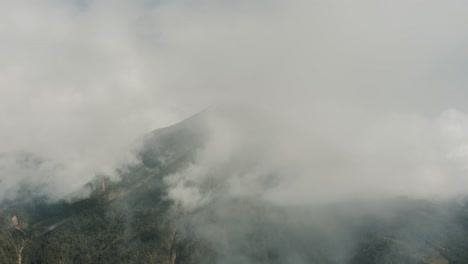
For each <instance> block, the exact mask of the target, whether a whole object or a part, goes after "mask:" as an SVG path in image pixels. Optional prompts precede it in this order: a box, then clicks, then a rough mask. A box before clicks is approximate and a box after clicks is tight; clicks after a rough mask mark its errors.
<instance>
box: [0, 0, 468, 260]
mask: <svg viewBox="0 0 468 264" xmlns="http://www.w3.org/2000/svg"><path fill="white" fill-rule="evenodd" d="M467 18H468V4H467V3H466V2H465V1H462V0H446V1H438V0H425V1H423V0H409V1H403V0H396V1H371V0H358V1H346V0H337V1H324V0H318V1H316V0H312V1H305V0H288V1H285V0H270V1H265V0H258V1H244V0H239V1H228V0H219V1H214V0H200V1H190V0H173V1H164V0H149V1H148V0H137V1H130V0H118V1H92V0H73V1H72V0H66V1H56V0H46V1H41V2H40V3H39V2H32V1H6V0H4V1H2V0H0V139H1V140H0V152H1V155H0V201H2V200H5V199H14V198H15V197H17V195H18V193H19V192H21V190H22V189H24V187H27V188H32V189H33V190H35V191H37V192H38V193H41V194H47V195H49V196H51V197H54V198H56V199H58V198H63V197H69V196H70V195H71V194H76V191H78V190H80V188H82V187H83V186H84V185H85V184H86V183H87V182H89V181H90V180H91V179H93V178H94V177H95V176H96V175H102V174H105V175H109V176H114V177H115V178H114V179H116V180H117V179H118V177H117V175H116V173H115V169H116V168H118V167H120V166H122V164H128V163H135V162H138V161H137V160H136V157H135V155H134V153H135V152H134V149H135V148H136V145H138V144H137V142H140V141H139V139H141V138H142V137H143V136H144V135H145V134H147V133H148V132H149V131H151V130H153V129H155V128H160V127H166V126H169V125H172V124H174V123H177V122H179V121H181V120H184V119H185V118H187V117H189V116H191V115H192V114H195V113H197V112H199V111H201V110H203V109H207V108H208V110H206V112H207V113H208V114H206V123H204V124H205V125H206V126H207V127H206V129H207V131H209V135H210V137H209V140H208V141H207V142H206V145H204V146H203V147H202V148H200V149H198V150H197V151H196V156H195V157H194V160H193V162H191V163H190V164H189V165H188V166H186V167H183V168H181V169H180V170H178V171H177V172H175V173H171V174H170V175H166V176H165V178H164V183H165V184H166V185H167V187H168V192H167V198H168V199H171V200H172V201H174V202H175V204H176V205H177V207H178V208H179V209H182V211H184V212H186V213H187V214H189V215H190V216H191V217H193V219H191V220H190V221H189V222H190V225H193V226H195V229H194V230H195V232H196V233H197V234H199V235H201V236H202V237H203V238H205V239H207V240H208V241H211V242H213V241H218V242H219V244H217V246H219V247H217V248H216V250H218V251H219V252H222V253H221V256H224V257H225V263H241V262H243V263H247V262H246V261H247V260H246V259H243V257H246V255H244V254H239V252H242V251H243V250H245V246H246V245H245V244H242V241H246V237H247V236H248V230H250V229H252V228H255V227H257V226H256V224H255V223H254V222H253V220H252V219H257V220H258V219H260V220H258V221H259V222H262V221H264V222H266V223H273V224H272V225H273V226H274V225H278V226H282V229H281V228H280V229H281V230H283V231H281V232H285V233H291V232H292V233H293V234H298V236H295V237H296V238H298V237H299V238H298V240H297V241H296V240H294V239H293V242H291V243H290V244H288V246H290V247H296V244H295V243H296V242H297V243H299V244H301V243H302V242H301V243H300V242H298V241H301V239H305V238H301V236H299V234H301V231H302V230H303V229H301V228H304V229H307V230H309V229H313V230H315V229H319V230H322V231H321V232H324V234H322V235H323V236H322V235H319V236H318V237H320V238H323V239H325V240H327V238H334V239H342V241H340V242H339V243H338V244H337V245H335V246H336V247H337V248H340V251H339V252H340V254H338V255H336V259H335V260H334V262H335V263H347V261H349V253H348V252H345V251H352V250H353V248H352V247H351V246H350V244H353V243H352V241H355V240H354V231H355V230H358V229H356V228H355V226H353V228H348V227H349V226H348V224H346V225H341V224H338V223H335V224H333V221H337V220H336V219H337V218H334V217H332V216H330V217H329V214H323V215H320V214H319V216H314V217H316V218H317V219H315V218H314V217H312V218H311V215H314V214H313V213H311V214H309V213H308V212H309V211H307V210H310V207H309V206H320V205H323V204H334V203H341V202H345V201H346V202H354V201H380V200H386V199H389V198H396V197H408V198H411V199H428V200H432V201H438V202H443V201H446V200H453V199H456V200H457V199H461V198H462V197H465V196H466V194H467V191H468V178H467V177H466V174H467V169H468V133H467V132H468V107H467V105H466V98H468V89H467V85H468V77H467V76H468V75H467V74H466V72H467V70H468V63H467V61H468V30H467V27H466V25H467V23H468V20H467ZM226 105H228V106H226ZM233 105H235V107H234V106H233ZM246 109H247V110H246ZM236 199H240V200H236ZM239 201H240V202H239ZM244 202H245V204H243V203H244ZM238 203H240V204H241V205H239V204H238ZM243 205H247V206H243ZM249 205H250V207H249ZM302 206H306V207H307V208H308V209H307V210H305V212H304V213H303V215H301V216H297V211H295V212H294V213H291V212H289V211H287V210H295V209H294V208H302ZM270 207H273V208H280V209H281V210H286V211H281V210H280V211H276V210H277V209H272V210H269V209H264V208H270ZM249 208H250V209H249ZM252 208H254V209H255V208H257V209H258V208H260V209H259V210H260V211H255V210H254V209H252ZM262 208H263V209H262ZM353 208H355V207H353ZM366 208H367V207H366ZM369 208H374V207H373V206H370V207H369ZM228 209H229V210H228ZM251 209H252V210H254V212H252V213H249V212H248V210H251ZM230 210H231V211H230ZM262 210H264V211H262ZM366 210H367V209H366ZM369 210H371V209H369ZM299 211H301V210H299ZM371 211H372V213H369V212H367V211H366V213H362V214H359V213H356V214H359V215H360V217H363V215H366V216H368V215H372V216H378V217H383V216H382V214H381V213H382V210H377V211H378V212H375V211H373V209H372V210H371ZM261 212H263V213H261ZM236 213H239V214H236ZM243 213H246V216H245V217H246V218H242V216H240V215H241V214H243ZM387 213H389V212H387ZM259 214H262V215H261V217H260V216H259ZM351 215H353V214H351ZM442 215H443V217H442V218H443V221H444V223H445V222H447V221H448V222H450V221H449V220H447V219H450V214H442ZM296 216H297V217H296ZM320 217H323V218H320ZM346 217H351V216H349V215H347V216H346ZM346 217H345V219H348V218H346ZM313 218H314V219H315V220H313ZM351 218H352V217H351ZM384 218H386V217H384ZM304 219H306V220H304ZM359 219H361V218H359ZM309 220H310V221H309ZM361 220H362V219H361ZM233 221H238V222H237V223H238V226H236V225H232V222H233ZM322 222H327V223H329V225H326V226H324V225H319V224H317V223H322ZM356 222H360V221H356ZM207 223H208V225H207ZM413 224H414V223H412V224H409V225H408V226H404V227H402V228H403V229H405V228H406V229H405V230H412V229H411V228H412V227H414V226H413ZM332 226H333V228H336V230H334V231H333V232H332V231H330V232H329V233H327V232H328V231H329V230H330V229H333V228H332ZM324 227H326V228H324ZM327 230H328V231H327ZM278 232H280V231H278ZM303 235H304V236H305V233H304V234H303ZM280 237H281V236H280ZM415 237H416V236H415ZM223 239H224V240H223ZM264 239H266V238H264ZM275 239H277V238H270V241H271V243H270V246H271V247H272V248H276V247H284V246H285V244H281V243H279V242H278V241H277V240H275ZM415 240H417V239H415ZM276 242H278V243H279V244H275V243H276ZM303 242H304V241H303ZM309 242H310V241H309ZM335 242H336V241H334V240H333V239H332V241H330V243H331V244H333V243H335ZM419 242H420V241H419V240H418V243H419ZM229 243H231V244H229ZM229 245H231V247H229ZM348 246H349V247H348ZM345 249H346V250H345ZM337 252H338V251H337ZM337 252H335V253H337ZM244 253H245V252H244ZM301 254H302V253H301V250H300V249H297V248H296V249H295V250H292V249H290V250H285V253H284V255H283V256H282V258H280V260H283V261H287V262H288V263H303V262H307V256H304V255H301Z"/></svg>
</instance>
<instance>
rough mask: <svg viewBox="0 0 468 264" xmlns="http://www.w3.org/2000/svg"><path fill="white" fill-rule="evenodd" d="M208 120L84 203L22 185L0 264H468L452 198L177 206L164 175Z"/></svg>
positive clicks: (105, 182)
mask: <svg viewBox="0 0 468 264" xmlns="http://www.w3.org/2000/svg"><path fill="white" fill-rule="evenodd" d="M226 111H227V110H223V115H228V116H229V115H230V114H229V111H230V110H229V111H227V112H226ZM242 118H243V117H242ZM205 122H206V113H205V114H201V115H196V116H193V117H191V118H189V119H187V120H185V121H183V122H181V123H179V124H176V125H174V126H171V127H168V128H164V129H158V130H155V131H153V132H151V133H150V134H148V135H146V136H145V137H144V139H143V141H144V144H143V147H142V149H141V150H140V152H139V153H138V157H139V160H140V161H141V162H140V163H137V164H134V165H131V166H126V167H123V168H121V169H120V170H119V176H120V178H119V179H110V178H107V177H97V178H96V179H95V180H94V181H93V182H90V183H89V184H88V185H87V186H86V187H85V188H87V189H88V190H89V191H90V195H89V197H87V198H85V199H79V200H60V201H52V200H50V198H48V197H46V196H37V195H35V194H34V193H28V192H25V194H24V195H23V196H21V197H20V198H18V199H16V200H10V201H5V202H4V203H3V204H2V205H1V209H0V263H2V264H3V263H5V264H9V263H37V264H39V263H44V264H45V263H47V264H49V263H167V264H176V263H177V264H196V263H200V264H201V263H203V264H209V263H222V264H231V263H232V264H234V263H252V264H257V263H278V264H280V263H292V264H302V263H336V264H345V263H350V264H367V263H378V264H386V263H414V264H423V263H426V264H445V263H467V262H468V206H467V205H465V204H464V203H462V202H460V201H457V202H455V201H454V202H435V201H433V202H431V201H423V200H415V199H410V198H396V199H393V200H383V201H373V202H369V201H367V202H363V201H348V202H343V203H333V204H325V205H317V204H315V205H297V206H288V207H285V206H281V205H277V204H273V203H271V202H268V201H266V200H262V199H257V198H256V197H231V196H221V195H218V196H217V197H216V199H213V200H210V201H208V202H206V203H205V204H203V205H202V206H200V207H197V208H196V209H194V210H184V209H183V208H181V207H180V206H178V205H177V204H176V203H175V202H174V201H173V200H171V199H169V198H168V185H167V182H166V181H165V178H166V176H168V175H172V174H174V173H177V172H179V171H181V170H183V169H184V168H187V167H188V166H190V164H191V163H192V162H193V161H194V159H195V156H196V153H197V151H198V150H199V149H200V148H202V147H203V146H204V144H205V142H206V140H207V138H208V136H209V131H208V130H207V128H206V123H205ZM207 188H218V187H207Z"/></svg>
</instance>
